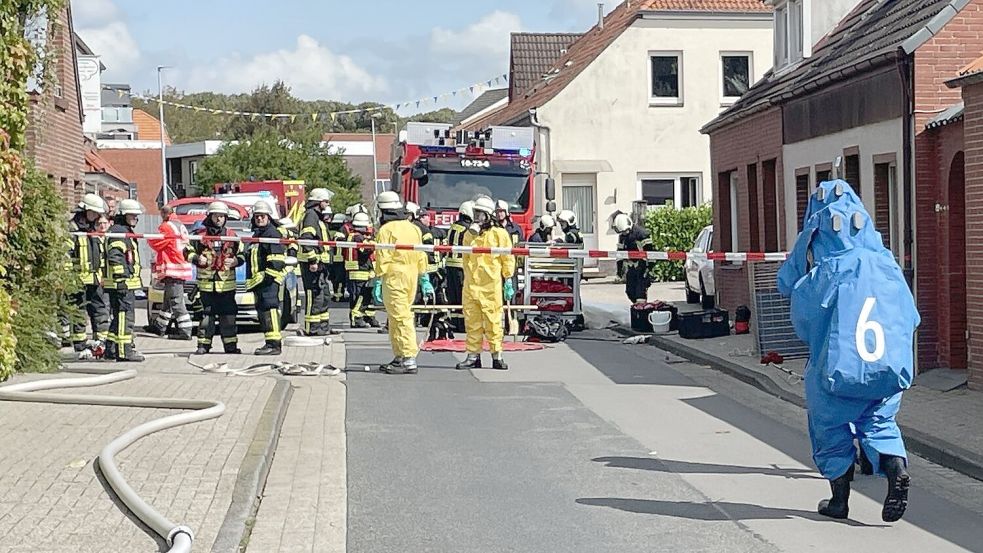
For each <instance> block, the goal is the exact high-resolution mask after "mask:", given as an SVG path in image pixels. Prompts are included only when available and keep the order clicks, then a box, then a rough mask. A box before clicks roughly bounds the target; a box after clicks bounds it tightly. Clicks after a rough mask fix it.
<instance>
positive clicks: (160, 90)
mask: <svg viewBox="0 0 983 553" xmlns="http://www.w3.org/2000/svg"><path fill="white" fill-rule="evenodd" d="M164 69H170V66H169V65H158V66H157V114H158V116H159V118H160V176H161V179H162V181H163V183H162V184H163V186H162V188H161V193H162V194H163V199H164V204H167V155H166V152H165V144H164V87H163V86H162V85H161V73H162V72H163V70H164Z"/></svg>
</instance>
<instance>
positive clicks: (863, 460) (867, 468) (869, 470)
mask: <svg viewBox="0 0 983 553" xmlns="http://www.w3.org/2000/svg"><path fill="white" fill-rule="evenodd" d="M857 464H859V465H860V474H863V475H865V476H870V475H872V474H874V465H872V464H871V463H870V459H868V458H867V454H866V453H864V448H863V446H861V447H860V451H859V452H858V453H857Z"/></svg>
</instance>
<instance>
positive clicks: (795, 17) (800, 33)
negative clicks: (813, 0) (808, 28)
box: [775, 0, 807, 69]
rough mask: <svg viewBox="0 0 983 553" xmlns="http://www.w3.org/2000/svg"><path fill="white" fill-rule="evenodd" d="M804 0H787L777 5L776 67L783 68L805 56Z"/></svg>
mask: <svg viewBox="0 0 983 553" xmlns="http://www.w3.org/2000/svg"><path fill="white" fill-rule="evenodd" d="M803 1H804V0H787V1H786V2H779V3H776V5H775V67H776V68H777V69H781V68H782V67H785V66H787V65H790V64H793V63H796V62H798V61H799V60H801V59H802V58H803V57H805V53H806V48H807V46H806V44H805V40H806V38H805V26H804V21H803V17H802V13H803V7H802V3H803Z"/></svg>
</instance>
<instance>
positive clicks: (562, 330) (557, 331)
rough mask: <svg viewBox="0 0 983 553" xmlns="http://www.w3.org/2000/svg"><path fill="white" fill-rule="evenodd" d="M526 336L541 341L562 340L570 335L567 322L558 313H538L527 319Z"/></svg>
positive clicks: (553, 341)
mask: <svg viewBox="0 0 983 553" xmlns="http://www.w3.org/2000/svg"><path fill="white" fill-rule="evenodd" d="M525 334H526V336H528V337H530V338H532V339H534V340H538V341H540V342H551V343H555V342H562V341H564V340H566V339H567V337H568V336H569V335H570V329H568V328H567V324H566V322H564V321H563V319H561V318H559V317H557V316H556V315H536V316H535V317H533V318H531V319H529V320H527V321H526V332H525Z"/></svg>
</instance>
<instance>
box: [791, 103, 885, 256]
mask: <svg viewBox="0 0 983 553" xmlns="http://www.w3.org/2000/svg"><path fill="white" fill-rule="evenodd" d="M902 136H903V134H902V124H901V119H900V118H899V119H892V120H890V121H884V122H881V123H875V124H873V125H867V126H864V127H855V128H852V129H849V130H846V131H843V132H838V133H835V134H830V135H826V136H821V137H819V138H814V139H811V140H805V141H803V142H797V143H795V144H786V145H785V146H783V147H782V158H783V161H784V163H783V165H784V175H785V198H787V200H786V202H785V220H786V221H787V224H786V228H785V237H786V240H787V242H786V243H787V244H793V243H794V242H795V238H796V236H797V235H798V223H797V222H798V221H799V219H801V218H802V214H801V213H796V211H797V209H796V202H795V197H796V196H795V172H796V170H797V169H800V168H804V167H810V168H812V171H811V172H810V181H809V182H810V184H811V186H812V187H815V186H816V170H815V167H816V166H817V165H823V164H829V163H832V162H833V160H835V159H836V157H837V156H842V155H843V151H844V150H846V149H848V148H852V147H858V148H859V149H860V184H861V190H860V196H861V198H862V199H863V202H864V206H865V207H866V208H867V211H869V212H870V213H874V157H875V156H878V155H882V154H896V160H897V165H898V167H899V169H898V178H899V182H900V175H901V172H900V167H901V159H902V149H901V145H902ZM851 184H852V183H851ZM900 190H901V187H900V186H898V187H897V194H896V197H895V202H896V205H902V203H901V199H902V198H901V192H900ZM899 213H900V210H899Z"/></svg>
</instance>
